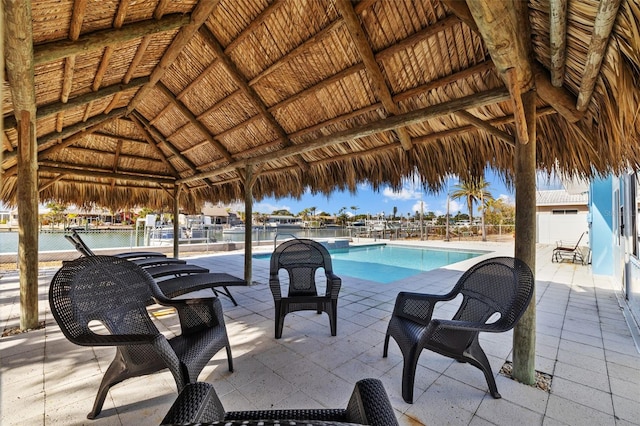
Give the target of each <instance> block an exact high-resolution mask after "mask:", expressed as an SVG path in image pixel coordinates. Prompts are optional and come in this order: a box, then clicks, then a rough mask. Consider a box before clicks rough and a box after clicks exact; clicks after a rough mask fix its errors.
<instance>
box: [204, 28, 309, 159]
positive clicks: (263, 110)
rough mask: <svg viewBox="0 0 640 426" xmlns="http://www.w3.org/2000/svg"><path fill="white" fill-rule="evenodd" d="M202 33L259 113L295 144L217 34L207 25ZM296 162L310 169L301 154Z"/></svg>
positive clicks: (285, 138) (289, 143) (279, 134)
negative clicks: (224, 47)
mask: <svg viewBox="0 0 640 426" xmlns="http://www.w3.org/2000/svg"><path fill="white" fill-rule="evenodd" d="M200 34H201V35H202V36H203V38H204V39H205V40H206V41H207V43H208V44H209V46H210V47H211V48H213V51H214V52H215V54H216V57H217V58H218V60H219V61H220V62H221V64H222V66H223V67H224V68H225V70H226V71H227V73H228V74H229V76H230V77H231V79H232V80H233V82H234V83H235V84H236V86H238V88H240V90H241V91H242V93H244V94H245V96H246V97H247V98H249V100H251V102H252V103H253V105H254V106H255V107H256V108H258V112H259V114H260V115H261V116H262V117H264V119H265V120H266V121H267V123H269V125H270V126H271V127H272V128H273V129H274V130H275V131H276V133H277V134H278V136H279V137H280V138H282V139H283V140H284V143H285V146H290V145H293V143H292V142H291V141H290V140H289V135H287V132H285V130H284V129H283V128H282V126H281V125H280V123H278V120H276V118H275V117H274V116H273V114H271V112H270V111H269V110H268V109H267V106H266V105H265V103H264V102H263V100H262V98H260V96H258V94H257V93H256V91H255V90H253V88H252V87H251V86H249V83H248V82H247V79H246V77H245V76H244V75H242V73H241V72H240V70H239V69H238V67H237V66H236V64H234V63H233V61H232V60H231V58H230V57H229V55H227V54H226V53H224V49H223V48H222V45H220V42H219V41H218V39H216V37H215V35H214V34H213V33H212V32H211V31H210V30H209V29H208V28H207V27H202V28H201V29H200ZM295 162H296V163H297V164H298V165H299V166H300V168H302V170H305V171H307V170H309V165H308V164H307V163H306V161H304V159H303V158H302V157H301V156H298V157H296V158H295Z"/></svg>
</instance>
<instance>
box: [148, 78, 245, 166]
mask: <svg viewBox="0 0 640 426" xmlns="http://www.w3.org/2000/svg"><path fill="white" fill-rule="evenodd" d="M156 87H157V88H158V89H159V90H160V91H161V92H162V93H163V94H164V95H165V96H166V97H167V98H168V99H169V101H170V102H171V103H173V104H174V105H175V106H176V107H177V108H178V110H179V111H180V112H181V113H182V114H183V115H184V116H185V118H186V119H187V120H189V122H190V123H191V124H192V125H193V126H194V127H195V128H196V129H198V131H199V132H200V133H201V134H202V136H204V137H205V139H207V140H208V141H209V143H210V144H211V145H212V146H213V147H214V148H215V149H216V151H218V152H219V153H220V154H221V155H222V156H223V157H224V158H226V159H227V160H228V161H233V157H232V156H231V154H230V153H229V151H227V148H225V146H224V145H222V143H221V142H220V141H219V140H217V139H216V138H215V136H213V135H212V134H211V132H210V131H209V129H207V126H205V125H204V124H202V123H201V122H200V121H198V118H197V117H196V116H195V115H194V114H193V113H192V112H191V110H190V109H189V108H187V106H186V105H185V104H184V103H182V101H180V100H179V99H177V98H176V95H174V94H173V92H172V91H171V90H169V88H168V87H167V86H165V85H164V84H162V82H161V81H160V82H158V84H157V85H156Z"/></svg>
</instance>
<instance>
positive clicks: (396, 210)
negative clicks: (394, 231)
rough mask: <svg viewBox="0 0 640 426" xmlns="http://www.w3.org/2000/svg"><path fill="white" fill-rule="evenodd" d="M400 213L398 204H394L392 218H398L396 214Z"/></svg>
mask: <svg viewBox="0 0 640 426" xmlns="http://www.w3.org/2000/svg"><path fill="white" fill-rule="evenodd" d="M397 213H398V208H397V207H396V206H393V217H392V218H391V219H392V220H395V219H396V214H397Z"/></svg>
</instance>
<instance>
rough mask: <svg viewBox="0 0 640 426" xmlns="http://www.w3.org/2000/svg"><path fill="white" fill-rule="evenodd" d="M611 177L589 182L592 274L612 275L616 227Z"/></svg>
mask: <svg viewBox="0 0 640 426" xmlns="http://www.w3.org/2000/svg"><path fill="white" fill-rule="evenodd" d="M613 183H614V182H613V177H609V178H607V179H594V180H593V181H592V182H591V190H590V192H589V198H590V212H589V213H590V219H591V221H590V222H591V223H590V224H589V228H590V229H589V235H590V245H591V262H592V264H591V268H592V271H593V273H594V274H598V275H613V274H614V270H613V264H614V252H613V248H614V244H615V240H614V238H615V236H616V234H615V233H616V232H617V229H614V221H615V220H616V219H615V218H614V217H615V214H617V213H616V212H617V210H614V207H613V186H614V185H613Z"/></svg>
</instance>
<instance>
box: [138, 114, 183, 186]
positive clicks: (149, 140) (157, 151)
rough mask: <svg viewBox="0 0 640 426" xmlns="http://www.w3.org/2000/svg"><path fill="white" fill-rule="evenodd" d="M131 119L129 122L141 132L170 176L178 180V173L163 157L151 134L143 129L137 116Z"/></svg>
mask: <svg viewBox="0 0 640 426" xmlns="http://www.w3.org/2000/svg"><path fill="white" fill-rule="evenodd" d="M131 119H132V120H131V121H133V124H135V126H136V127H137V128H138V130H140V132H142V134H143V135H144V137H145V139H146V140H147V143H148V144H149V145H150V146H151V148H152V149H153V150H154V151H155V152H156V154H158V156H159V157H160V160H161V161H162V162H163V163H164V164H165V166H167V168H168V169H169V170H170V171H171V174H172V175H173V176H174V177H176V178H179V177H180V173H179V172H178V170H176V168H175V167H173V164H171V162H170V161H169V159H168V158H167V157H166V156H165V155H164V152H163V151H162V149H160V147H159V146H158V143H157V142H156V139H155V138H154V137H153V136H152V135H151V132H150V131H149V130H148V129H147V127H145V125H144V124H143V123H142V121H140V119H139V118H138V115H137V114H132V115H131ZM172 152H173V151H172Z"/></svg>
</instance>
